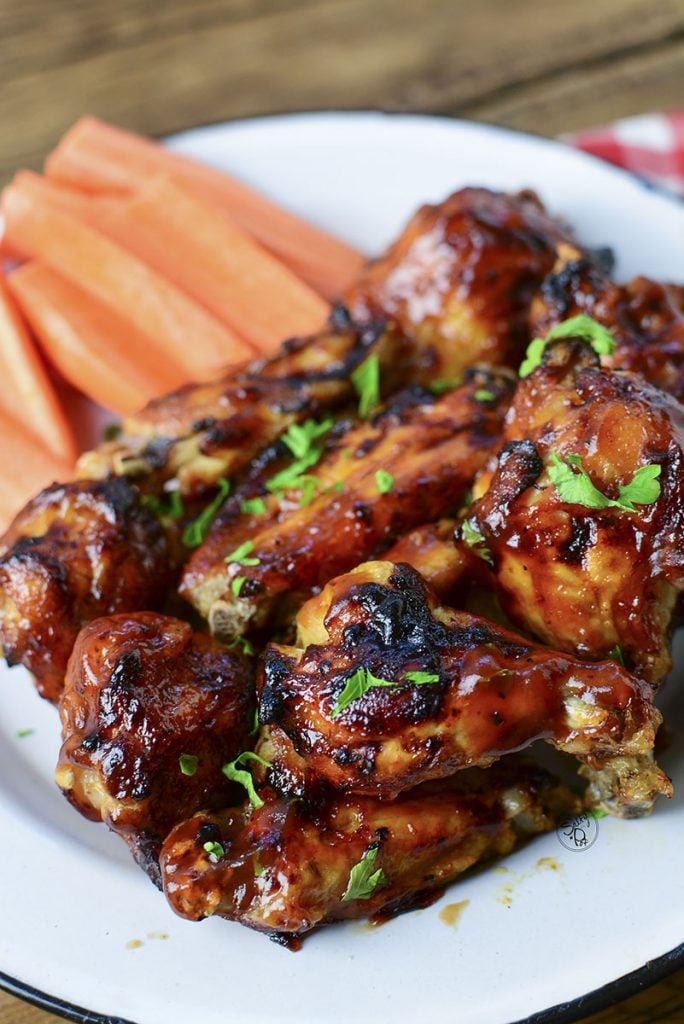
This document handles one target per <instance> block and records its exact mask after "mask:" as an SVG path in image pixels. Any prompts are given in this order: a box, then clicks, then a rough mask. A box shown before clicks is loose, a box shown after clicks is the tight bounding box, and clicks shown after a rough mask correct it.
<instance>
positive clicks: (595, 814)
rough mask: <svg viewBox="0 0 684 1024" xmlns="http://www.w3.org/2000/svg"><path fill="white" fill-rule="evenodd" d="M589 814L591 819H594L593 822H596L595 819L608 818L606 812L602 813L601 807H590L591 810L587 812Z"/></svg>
mask: <svg viewBox="0 0 684 1024" xmlns="http://www.w3.org/2000/svg"><path fill="white" fill-rule="evenodd" d="M589 814H590V815H591V817H592V818H594V820H596V818H607V817H608V811H604V810H603V808H602V807H592V809H591V810H590V811H589Z"/></svg>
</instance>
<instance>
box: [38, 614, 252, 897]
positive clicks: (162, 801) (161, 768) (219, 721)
mask: <svg viewBox="0 0 684 1024" xmlns="http://www.w3.org/2000/svg"><path fill="white" fill-rule="evenodd" d="M253 711H254V687H253V667H252V665H251V664H250V662H249V661H248V660H247V659H246V658H244V657H243V656H242V655H239V654H237V653H235V652H232V651H227V650H226V649H225V648H222V647H220V646H219V645H218V644H217V643H216V642H215V641H213V640H212V639H211V638H210V637H208V636H205V635H203V634H200V633H194V632H193V631H192V629H191V627H190V626H189V625H188V624H187V623H186V622H181V621H180V620H179V619H174V618H170V617H169V616H166V615H158V614H156V613H154V612H138V613H137V614H135V615H131V614H125V615H113V616H109V617H107V618H101V619H97V620H95V621H94V622H91V623H90V624H89V625H88V626H86V627H85V628H84V629H83V630H81V632H80V634H79V636H78V639H77V641H76V646H75V647H74V651H73V654H72V655H71V659H70V661H69V668H68V671H67V677H66V681H65V686H64V693H63V695H62V699H61V701H60V705H59V712H60V717H61V720H62V738H63V745H62V749H61V751H60V755H59V763H58V766H57V771H56V774H55V778H56V780H57V784H58V785H59V786H60V787H61V788H62V790H63V791H64V793H65V794H66V796H67V797H68V799H69V800H70V802H71V803H72V804H73V805H74V807H76V808H77V810H79V811H80V812H81V814H83V815H85V817H87V818H90V819H92V820H94V821H99V820H102V821H104V822H106V824H107V825H108V826H109V828H110V829H111V830H112V831H113V832H116V833H117V834H118V835H120V836H121V837H122V838H123V839H124V840H125V842H126V843H127V844H128V846H129V847H130V849H131V852H132V853H133V855H134V857H135V858H136V860H137V861H138V862H139V863H140V865H141V866H142V867H143V868H145V870H147V871H148V873H149V874H150V876H151V877H152V879H153V880H155V881H158V863H157V857H158V853H159V848H160V844H161V841H162V840H163V839H164V837H165V836H166V835H167V833H168V832H169V830H170V829H171V827H172V826H173V825H175V824H177V823H178V822H179V821H182V820H183V818H185V817H187V816H189V815H190V814H193V813H194V812H195V811H197V810H199V809H200V808H207V807H221V806H225V804H226V802H227V800H228V799H229V798H230V797H231V796H232V795H233V787H232V784H231V783H230V782H228V780H227V779H226V777H225V776H224V775H223V774H222V772H221V768H222V766H223V765H224V764H225V763H226V762H227V761H231V760H232V759H233V758H235V757H237V755H238V754H240V753H241V752H242V751H243V750H245V749H246V748H247V747H248V746H249V745H250V743H249V740H248V732H249V730H250V727H251V725H252V721H253ZM183 754H186V755H190V756H191V757H196V758H197V766H196V771H195V772H194V774H192V775H189V774H184V773H183V772H182V771H181V768H180V764H179V758H180V757H181V755H183Z"/></svg>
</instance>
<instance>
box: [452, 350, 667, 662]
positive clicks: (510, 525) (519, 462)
mask: <svg viewBox="0 0 684 1024" xmlns="http://www.w3.org/2000/svg"><path fill="white" fill-rule="evenodd" d="M503 442H504V443H503V447H502V449H501V453H500V455H499V457H498V464H497V465H496V468H495V470H494V472H493V474H492V473H490V472H485V473H484V474H483V476H482V478H481V479H480V480H479V481H478V483H477V485H476V488H475V493H476V495H477V494H478V493H481V492H483V491H484V493H482V496H481V497H480V498H479V500H477V501H476V502H475V503H474V505H473V506H472V508H471V509H469V515H468V519H469V521H470V523H471V524H473V525H474V526H475V527H476V528H477V529H478V530H479V531H480V533H481V534H482V536H483V538H484V539H483V544H484V545H485V547H486V548H487V549H488V550H489V552H490V555H491V558H492V559H493V563H494V576H495V581H496V589H497V594H498V597H499V601H500V603H501V606H502V607H503V609H504V611H505V612H506V614H507V615H508V616H509V618H510V619H511V621H512V622H514V623H515V624H516V625H518V626H520V627H522V628H524V629H526V630H528V631H529V632H530V633H532V634H534V635H535V636H537V637H539V638H540V639H541V640H543V641H544V642H545V643H548V644H550V645H551V646H553V647H557V648H559V649H561V650H565V651H571V652H573V653H577V654H579V655H580V656H582V657H588V658H602V657H606V656H607V655H608V654H609V652H610V651H611V649H612V648H613V647H614V645H615V644H618V645H619V646H620V648H621V650H622V654H623V656H624V658H625V661H626V663H627V664H628V665H631V666H632V667H634V668H635V670H636V671H637V673H638V674H639V675H641V676H643V677H644V678H646V679H649V680H650V681H652V682H659V681H660V680H661V679H662V677H663V676H664V675H665V673H666V672H667V671H668V669H669V667H670V663H671V662H670V653H669V645H668V628H669V624H670V619H671V617H672V612H673V608H674V605H675V601H676V595H677V592H678V591H679V590H681V588H682V585H683V584H684V519H683V516H684V411H683V410H682V407H681V406H680V405H679V403H678V402H676V401H675V400H674V399H672V398H671V397H670V396H668V395H666V394H665V393H664V392H662V391H660V390H658V389H656V388H654V387H652V386H651V385H649V384H647V383H646V382H645V381H644V380H643V378H641V377H640V376H636V375H632V374H629V373H617V372H614V371H610V370H602V369H600V367H599V365H598V358H597V357H596V356H595V355H594V353H593V352H592V351H591V350H590V349H589V348H588V346H586V345H584V344H583V343H582V342H574V341H568V342H556V343H554V344H553V345H552V346H550V347H549V348H548V349H547V352H546V356H545V359H544V362H543V364H542V366H540V367H539V368H538V369H537V370H535V371H534V372H533V373H532V374H531V375H530V376H529V377H528V378H527V379H526V380H524V381H521V383H520V385H519V386H518V389H517V392H516V396H515V400H514V403H513V406H512V407H511V410H510V412H509V414H508V417H507V420H506V425H505V429H504V434H503ZM552 452H554V453H556V454H557V455H558V456H559V457H560V458H562V459H564V458H567V456H568V455H569V454H575V455H579V456H581V458H582V463H583V466H584V469H585V470H586V471H587V473H588V474H589V477H590V478H591V481H592V482H593V483H594V484H595V485H596V487H597V488H598V489H599V490H600V491H601V492H602V493H604V494H606V495H608V496H609V497H615V496H616V494H617V487H618V485H619V484H620V483H625V482H628V481H629V480H631V479H632V477H633V475H634V473H635V471H636V470H637V469H638V468H639V467H640V466H643V465H647V464H650V463H657V464H658V465H660V466H661V467H662V468H661V474H660V478H659V482H660V488H661V491H660V497H659V498H658V500H657V501H655V502H653V503H651V504H644V505H639V506H637V509H636V511H634V512H627V511H623V510H622V509H620V508H604V509H596V508H588V507H587V506H586V505H582V504H569V503H568V502H567V501H564V500H563V498H561V496H560V494H559V492H558V490H557V489H556V487H555V486H554V485H553V484H552V483H551V481H550V479H549V477H548V465H549V460H550V453H552Z"/></svg>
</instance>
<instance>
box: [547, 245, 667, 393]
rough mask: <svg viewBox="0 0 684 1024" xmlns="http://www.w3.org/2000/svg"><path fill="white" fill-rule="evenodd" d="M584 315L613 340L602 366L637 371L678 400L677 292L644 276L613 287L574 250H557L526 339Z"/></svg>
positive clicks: (563, 246) (560, 248)
mask: <svg viewBox="0 0 684 1024" xmlns="http://www.w3.org/2000/svg"><path fill="white" fill-rule="evenodd" d="M578 313H584V314H586V315H587V316H591V317H593V318H594V319H595V320H598V321H599V323H601V324H603V325H604V326H605V327H608V328H609V329H610V330H611V332H612V334H613V336H614V338H615V341H616V342H617V346H616V349H615V352H614V353H613V355H612V356H606V357H604V359H603V362H604V364H605V365H607V366H612V367H614V368H615V369H619V370H631V371H633V372H638V373H640V374H642V376H644V377H645V378H646V380H648V381H650V382H651V383H652V384H655V385H656V386H657V387H659V388H662V389H663V391H668V392H669V393H670V394H672V395H674V396H675V397H676V398H678V399H679V400H680V401H681V400H682V399H684V311H683V308H682V289H681V288H680V287H677V286H676V285H669V284H661V283H659V282H658V281H652V280H650V279H649V278H647V277H636V278H634V280H632V281H628V282H627V284H624V285H619V284H616V283H615V282H614V281H611V280H610V279H609V278H607V277H606V276H605V275H604V274H603V273H602V272H601V270H600V268H599V267H597V265H596V264H595V263H593V262H592V261H591V260H590V259H588V258H587V256H586V255H584V254H583V253H581V252H580V251H579V250H578V249H576V248H575V247H574V246H570V245H561V246H559V257H558V260H557V262H556V264H555V266H554V268H553V271H552V273H551V274H549V275H548V277H547V278H545V279H544V281H543V282H542V284H541V287H540V289H539V292H538V294H537V295H536V296H535V299H534V301H533V303H532V307H531V313H530V334H531V336H540V337H543V336H545V335H546V334H547V333H548V332H549V330H550V329H551V328H552V327H555V326H556V325H557V324H558V323H560V322H561V321H563V320H566V319H568V318H569V317H571V316H575V315H576V314H578Z"/></svg>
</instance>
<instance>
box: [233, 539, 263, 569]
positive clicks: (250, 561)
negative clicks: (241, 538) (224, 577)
mask: <svg viewBox="0 0 684 1024" xmlns="http://www.w3.org/2000/svg"><path fill="white" fill-rule="evenodd" d="M252 551H254V542H253V541H251V540H246V541H245V542H244V544H241V545H240V546H239V547H238V548H235V551H231V553H230V554H229V555H226V557H225V562H226V563H227V564H228V565H245V566H252V565H260V564H261V559H260V558H255V557H253V556H252V554H251V553H252Z"/></svg>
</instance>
